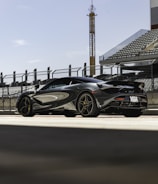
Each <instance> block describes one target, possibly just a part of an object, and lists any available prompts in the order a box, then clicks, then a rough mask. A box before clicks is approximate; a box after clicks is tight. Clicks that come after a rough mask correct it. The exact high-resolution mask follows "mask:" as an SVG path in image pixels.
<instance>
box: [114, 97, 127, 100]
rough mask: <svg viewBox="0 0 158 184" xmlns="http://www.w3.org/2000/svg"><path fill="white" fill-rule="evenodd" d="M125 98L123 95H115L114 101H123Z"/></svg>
mask: <svg viewBox="0 0 158 184" xmlns="http://www.w3.org/2000/svg"><path fill="white" fill-rule="evenodd" d="M124 99H125V98H124V97H116V98H115V100H116V101H123V100H124Z"/></svg>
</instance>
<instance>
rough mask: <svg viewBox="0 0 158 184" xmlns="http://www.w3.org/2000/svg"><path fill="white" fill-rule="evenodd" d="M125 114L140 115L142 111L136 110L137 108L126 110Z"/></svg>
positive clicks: (130, 115) (128, 115)
mask: <svg viewBox="0 0 158 184" xmlns="http://www.w3.org/2000/svg"><path fill="white" fill-rule="evenodd" d="M123 115H124V116H125V117H139V116H141V115H142V111H141V110H135V109H130V110H125V111H124V112H123Z"/></svg>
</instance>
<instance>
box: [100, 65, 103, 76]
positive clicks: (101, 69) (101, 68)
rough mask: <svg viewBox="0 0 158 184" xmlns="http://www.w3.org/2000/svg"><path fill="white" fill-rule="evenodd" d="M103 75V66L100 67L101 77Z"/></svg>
mask: <svg viewBox="0 0 158 184" xmlns="http://www.w3.org/2000/svg"><path fill="white" fill-rule="evenodd" d="M102 74H103V65H100V75H102Z"/></svg>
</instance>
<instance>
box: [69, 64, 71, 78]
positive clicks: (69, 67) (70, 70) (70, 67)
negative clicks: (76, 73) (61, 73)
mask: <svg viewBox="0 0 158 184" xmlns="http://www.w3.org/2000/svg"><path fill="white" fill-rule="evenodd" d="M69 77H71V65H69Z"/></svg>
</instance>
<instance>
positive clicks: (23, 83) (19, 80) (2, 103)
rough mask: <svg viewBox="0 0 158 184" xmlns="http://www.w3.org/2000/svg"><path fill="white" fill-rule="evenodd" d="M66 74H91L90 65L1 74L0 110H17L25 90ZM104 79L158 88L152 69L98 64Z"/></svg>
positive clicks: (100, 76) (96, 71)
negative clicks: (139, 82)
mask: <svg viewBox="0 0 158 184" xmlns="http://www.w3.org/2000/svg"><path fill="white" fill-rule="evenodd" d="M64 76H90V66H86V63H85V64H84V67H83V68H82V67H74V68H73V67H72V66H71V65H69V66H68V68H65V69H58V70H51V69H50V67H48V68H47V70H46V71H38V70H37V69H34V70H33V72H28V71H27V70H26V71H25V72H24V73H16V72H15V71H14V72H13V74H9V75H3V73H1V74H0V110H10V111H12V110H15V109H16V108H15V104H16V99H17V97H18V96H19V95H20V94H21V93H22V92H24V91H28V90H32V89H33V88H34V85H35V84H40V85H44V84H46V83H47V82H49V81H50V80H52V79H54V78H59V77H64ZM93 77H98V78H100V79H103V80H111V79H114V80H133V81H141V82H144V83H145V90H146V91H147V92H148V91H154V90H158V77H155V76H154V74H153V73H152V70H150V69H149V70H148V71H144V73H142V72H140V73H138V71H134V70H130V72H129V70H128V71H126V70H122V69H121V65H114V64H113V65H104V66H101V65H96V66H95V76H93Z"/></svg>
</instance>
